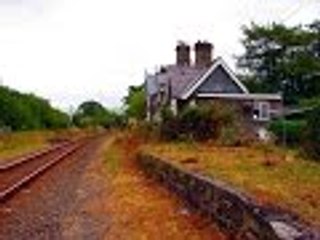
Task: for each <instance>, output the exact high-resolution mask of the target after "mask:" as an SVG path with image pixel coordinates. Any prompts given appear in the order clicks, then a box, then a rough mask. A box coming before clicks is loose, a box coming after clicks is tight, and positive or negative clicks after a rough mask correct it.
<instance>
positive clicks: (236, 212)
mask: <svg viewBox="0 0 320 240" xmlns="http://www.w3.org/2000/svg"><path fill="white" fill-rule="evenodd" d="M137 160H138V163H139V164H140V166H141V167H142V168H143V169H144V171H145V172H146V173H147V174H148V175H150V176H152V177H153V178H155V179H157V180H158V181H160V182H162V183H163V184H164V185H166V186H167V187H168V188H169V189H170V190H172V191H174V192H175V193H176V194H178V195H180V196H181V197H182V198H183V199H184V200H185V201H186V202H187V203H188V204H190V205H191V206H192V207H194V208H195V209H197V210H199V211H200V212H201V213H202V214H203V215H205V216H207V217H208V218H209V219H211V220H213V221H214V222H215V223H216V224H217V225H218V226H219V227H221V229H222V230H224V232H226V233H227V234H228V235H229V236H231V237H233V238H235V239H250V240H251V239H266V240H273V239H317V238H313V237H312V236H311V237H310V238H309V237H306V238H304V237H303V236H302V235H303V234H302V233H301V232H299V231H298V230H297V229H295V228H293V227H291V226H290V225H287V224H286V223H284V222H281V221H282V220H283V219H282V220H281V221H279V222H275V223H277V224H278V225H276V224H275V225H272V222H271V221H270V218H269V216H270V215H268V214H265V212H264V211H263V210H262V208H261V207H260V206H258V205H257V204H256V203H255V202H254V201H253V200H252V199H250V198H249V197H248V196H245V195H244V194H243V193H240V192H238V191H236V190H234V189H232V188H230V187H229V186H227V185H225V184H224V183H222V182H220V181H218V180H213V179H211V178H210V179H209V178H206V177H203V176H200V175H197V174H195V173H192V172H190V171H187V170H185V169H181V168H179V167H177V166H175V165H173V164H171V163H169V162H166V161H163V160H161V159H159V158H156V157H154V156H151V155H139V156H138V158H137ZM275 229H276V230H278V231H275ZM296 237H297V238H296ZM299 237H303V238H299Z"/></svg>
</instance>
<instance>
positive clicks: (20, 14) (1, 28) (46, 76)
mask: <svg viewBox="0 0 320 240" xmlns="http://www.w3.org/2000/svg"><path fill="white" fill-rule="evenodd" d="M317 16H320V0H308V1H303V0H241V1H239V0H224V1H212V0H188V1H186V0H161V1H160V0H158V1H152V0H135V1H132V0H131V1H129V0H126V1H125V0H117V1H106V0H76V1H75V0H0V78H1V79H2V80H0V81H1V82H2V84H3V85H6V86H10V87H12V88H15V89H18V90H21V91H24V92H33V93H35V94H37V95H40V96H43V97H45V98H47V99H49V100H50V101H51V102H52V103H53V104H54V105H55V106H58V107H60V108H62V109H64V110H68V109H69V106H71V105H73V106H76V105H77V104H79V103H80V102H82V101H84V100H88V99H95V100H98V101H101V102H102V103H103V104H104V105H106V106H108V107H117V106H120V103H121V98H122V97H123V96H124V95H125V94H126V90H127V88H128V86H129V85H132V84H139V83H142V82H143V76H144V71H145V69H148V70H149V71H151V70H153V69H154V68H155V66H157V65H161V64H169V63H173V62H174V60H175V52H174V47H175V44H176V42H177V41H178V40H185V41H187V42H188V43H191V44H193V43H194V42H195V41H196V40H198V39H200V40H208V41H210V42H213V43H214V45H215V50H214V51H215V53H214V55H215V56H217V55H219V56H222V57H223V58H225V60H226V61H227V62H228V63H229V64H230V65H231V67H232V68H233V69H234V59H233V55H237V54H239V53H241V51H242V48H241V45H240V43H239V39H240V38H241V30H240V27H241V25H243V24H248V23H249V22H250V21H255V22H258V23H268V22H272V21H277V22H279V21H285V22H286V23H287V24H291V25H292V24H298V23H309V22H311V21H312V20H314V19H315V18H316V17H317Z"/></svg>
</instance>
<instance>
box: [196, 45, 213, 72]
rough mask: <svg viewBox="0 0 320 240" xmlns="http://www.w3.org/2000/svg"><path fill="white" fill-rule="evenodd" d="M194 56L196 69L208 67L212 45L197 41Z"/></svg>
mask: <svg viewBox="0 0 320 240" xmlns="http://www.w3.org/2000/svg"><path fill="white" fill-rule="evenodd" d="M194 48H195V54H196V57H195V58H196V62H195V64H196V66H197V67H209V66H210V65H211V63H212V49H213V45H212V44H211V43H209V42H206V41H204V42H201V41H198V42H197V43H196V44H195V45H194Z"/></svg>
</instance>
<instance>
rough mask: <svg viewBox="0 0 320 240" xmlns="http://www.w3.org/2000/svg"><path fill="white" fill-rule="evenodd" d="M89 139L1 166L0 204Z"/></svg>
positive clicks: (63, 145) (40, 152) (64, 144)
mask: <svg viewBox="0 0 320 240" xmlns="http://www.w3.org/2000/svg"><path fill="white" fill-rule="evenodd" d="M88 141H89V139H82V140H78V141H72V142H67V143H63V144H59V145H57V146H55V147H50V148H47V149H43V150H40V151H38V152H35V153H32V154H29V155H26V156H24V157H20V158H18V159H17V160H12V161H10V162H9V163H7V164H3V165H0V202H5V201H6V200H8V199H9V198H11V197H12V196H13V195H14V194H15V193H17V192H19V190H21V189H22V188H23V187H24V186H26V185H27V184H28V183H30V182H32V181H33V180H35V179H36V178H37V177H39V176H41V175H42V174H44V173H45V172H46V171H47V170H49V169H50V168H52V167H53V166H54V165H56V164H57V163H59V162H60V161H62V160H63V159H66V158H67V157H68V156H70V155H71V154H73V153H75V152H76V151H77V150H78V149H80V148H81V147H82V146H83V145H84V144H86V143H87V142H88Z"/></svg>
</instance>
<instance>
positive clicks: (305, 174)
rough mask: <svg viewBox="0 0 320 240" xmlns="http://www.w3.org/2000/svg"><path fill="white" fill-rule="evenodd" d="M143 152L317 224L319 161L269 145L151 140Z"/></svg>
mask: <svg viewBox="0 0 320 240" xmlns="http://www.w3.org/2000/svg"><path fill="white" fill-rule="evenodd" d="M143 151H144V152H147V153H151V154H154V155H157V156H160V157H162V158H163V159H166V160H168V161H172V162H173V163H175V164H177V165H179V166H182V167H185V168H188V169H190V170H192V171H195V172H199V173H201V174H205V175H207V176H211V177H216V178H218V179H222V180H224V181H226V182H228V183H229V184H231V185H233V186H235V187H237V188H238V189H241V190H243V191H244V192H248V193H250V194H251V195H252V196H254V197H255V198H256V199H257V200H258V201H259V202H261V203H264V204H276V205H279V206H280V207H282V208H285V209H290V210H291V211H294V212H296V213H298V214H300V215H301V216H302V217H303V218H304V219H305V220H307V221H309V222H312V223H314V224H316V225H320V164H319V163H316V162H312V161H308V160H303V159H301V158H299V157H298V156H296V155H295V154H294V153H293V152H288V153H286V154H284V151H282V150H281V149H276V148H274V147H269V146H251V147H222V146H215V145H204V144H203V145H200V144H190V143H171V144H170V143H151V144H148V145H146V146H145V147H144V148H143Z"/></svg>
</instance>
